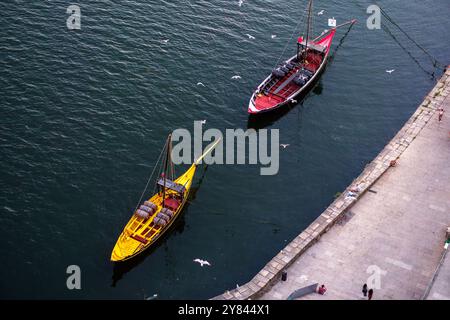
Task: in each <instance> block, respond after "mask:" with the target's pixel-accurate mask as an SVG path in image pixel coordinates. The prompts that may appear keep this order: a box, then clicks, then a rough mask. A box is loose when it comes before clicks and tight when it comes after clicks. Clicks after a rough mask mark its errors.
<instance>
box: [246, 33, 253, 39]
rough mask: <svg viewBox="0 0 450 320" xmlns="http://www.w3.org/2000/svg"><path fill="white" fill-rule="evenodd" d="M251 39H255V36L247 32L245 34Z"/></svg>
mask: <svg viewBox="0 0 450 320" xmlns="http://www.w3.org/2000/svg"><path fill="white" fill-rule="evenodd" d="M245 35H246V36H247V37H248V38H249V39H250V40H253V39H255V37H254V36H252V35H251V34H248V33H246V34H245Z"/></svg>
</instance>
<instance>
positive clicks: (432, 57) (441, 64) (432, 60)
mask: <svg viewBox="0 0 450 320" xmlns="http://www.w3.org/2000/svg"><path fill="white" fill-rule="evenodd" d="M380 10H381V14H382V15H383V16H384V17H385V18H386V19H387V20H388V21H389V22H390V23H392V24H393V25H394V26H396V27H397V28H398V29H399V30H400V31H401V32H402V33H403V34H404V35H405V36H406V37H407V38H408V39H409V40H411V42H412V43H414V44H415V45H416V46H417V47H418V48H419V49H420V50H422V51H423V52H424V53H425V54H426V55H427V56H428V57H429V58H430V60H431V62H432V64H433V66H434V67H435V68H436V67H439V68H442V69H444V68H445V65H444V64H443V63H441V62H439V61H438V60H437V59H436V58H435V57H434V56H433V55H431V53H430V52H429V51H428V50H426V49H425V48H424V47H423V46H422V45H420V44H419V43H418V42H417V41H415V40H414V39H413V38H412V37H411V36H410V35H409V34H408V33H407V32H406V31H405V30H403V28H402V27H400V26H399V25H398V24H397V23H396V22H395V21H394V20H393V19H392V18H391V17H390V16H389V15H388V13H387V12H386V10H384V9H383V8H382V7H380Z"/></svg>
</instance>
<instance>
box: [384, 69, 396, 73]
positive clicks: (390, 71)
mask: <svg viewBox="0 0 450 320" xmlns="http://www.w3.org/2000/svg"><path fill="white" fill-rule="evenodd" d="M394 71H395V69H392V70H386V72H387V73H389V74H391V73H392V72H394Z"/></svg>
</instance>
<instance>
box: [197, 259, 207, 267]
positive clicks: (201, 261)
mask: <svg viewBox="0 0 450 320" xmlns="http://www.w3.org/2000/svg"><path fill="white" fill-rule="evenodd" d="M194 262H198V263H200V266H202V267H203V265H207V266H211V264H210V263H209V262H208V261H206V260H202V259H194Z"/></svg>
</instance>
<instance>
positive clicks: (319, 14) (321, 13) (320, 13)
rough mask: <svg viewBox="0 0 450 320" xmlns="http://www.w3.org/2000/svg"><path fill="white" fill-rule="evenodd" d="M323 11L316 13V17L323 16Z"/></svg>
mask: <svg viewBox="0 0 450 320" xmlns="http://www.w3.org/2000/svg"><path fill="white" fill-rule="evenodd" d="M324 11H325V10H320V11H319V12H317V15H318V16H321V15H323V12H324Z"/></svg>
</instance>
